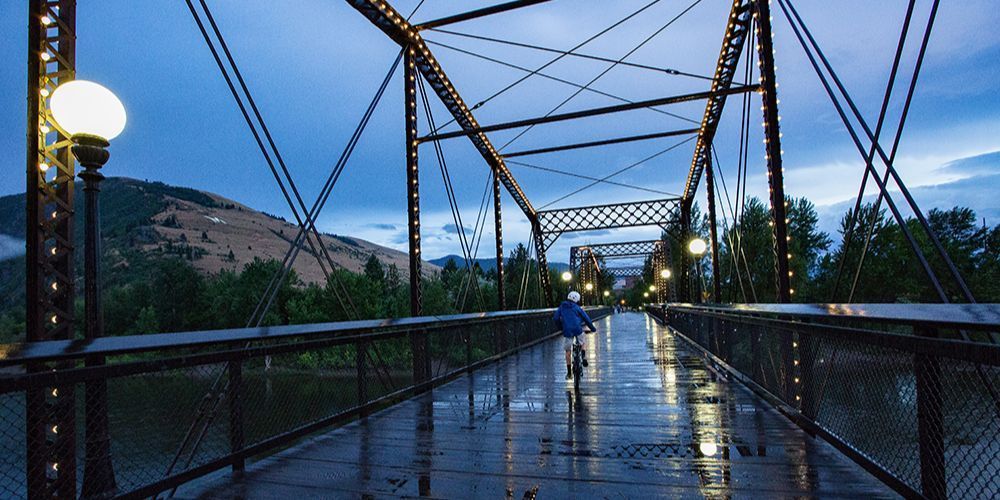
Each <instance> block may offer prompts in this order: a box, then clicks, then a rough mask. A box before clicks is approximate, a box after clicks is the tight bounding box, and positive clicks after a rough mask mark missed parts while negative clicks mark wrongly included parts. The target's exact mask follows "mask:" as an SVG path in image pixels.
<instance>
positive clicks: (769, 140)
mask: <svg viewBox="0 0 1000 500" xmlns="http://www.w3.org/2000/svg"><path fill="white" fill-rule="evenodd" d="M753 5H754V7H753V9H754V11H753V16H754V19H755V20H756V22H757V28H756V33H757V56H758V57H757V65H758V66H759V68H760V88H761V90H760V93H761V101H762V102H763V106H762V107H763V110H764V144H765V151H766V153H765V158H766V159H767V181H768V186H769V188H770V191H771V195H770V201H771V229H772V233H773V236H774V262H775V281H776V286H777V297H776V299H777V301H778V302H780V303H786V302H791V300H792V289H791V280H790V278H789V274H788V273H789V266H788V260H789V258H790V254H789V253H788V223H787V220H786V219H787V217H788V216H787V214H786V211H785V181H784V169H783V168H782V165H781V130H780V128H779V126H778V121H779V118H778V93H777V90H778V84H777V82H776V81H775V77H774V46H773V45H772V40H771V8H770V6H769V4H768V0H755V1H754V3H753Z"/></svg>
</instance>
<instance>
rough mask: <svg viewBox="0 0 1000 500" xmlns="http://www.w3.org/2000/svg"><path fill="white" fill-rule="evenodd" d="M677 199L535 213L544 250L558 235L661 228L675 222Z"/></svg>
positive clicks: (678, 200)
mask: <svg viewBox="0 0 1000 500" xmlns="http://www.w3.org/2000/svg"><path fill="white" fill-rule="evenodd" d="M680 205H681V199H680V198H665V199H662V200H650V201H638V202H631V203H614V204H609V205H592V206H587V207H576V208H565V209H558V210H545V211H541V212H538V221H539V227H540V230H541V235H542V236H543V237H544V241H545V249H548V248H549V247H550V246H552V243H554V242H555V241H556V240H557V239H558V238H559V236H560V235H562V234H563V233H571V232H575V231H591V230H594V229H616V228H622V227H638V226H662V225H664V224H667V223H670V222H673V221H676V220H677V214H678V209H679V207H680Z"/></svg>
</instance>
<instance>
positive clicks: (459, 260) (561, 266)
mask: <svg viewBox="0 0 1000 500" xmlns="http://www.w3.org/2000/svg"><path fill="white" fill-rule="evenodd" d="M508 257H509V255H508ZM449 260H454V261H455V264H456V265H457V266H458V267H459V268H460V269H461V268H463V267H464V265H465V258H464V257H462V256H461V255H455V254H451V255H445V256H444V257H438V258H436V259H431V260H430V263H431V264H434V265H436V266H438V267H444V265H445V264H447V263H448V261H449ZM475 262H476V263H477V264H479V267H480V269H482V270H483V271H484V272H489V271H493V270H495V269H496V268H497V261H496V259H494V258H492V257H489V258H479V259H476V260H475ZM549 268H550V269H554V270H555V271H557V272H562V271H567V270H569V264H567V263H565V262H549Z"/></svg>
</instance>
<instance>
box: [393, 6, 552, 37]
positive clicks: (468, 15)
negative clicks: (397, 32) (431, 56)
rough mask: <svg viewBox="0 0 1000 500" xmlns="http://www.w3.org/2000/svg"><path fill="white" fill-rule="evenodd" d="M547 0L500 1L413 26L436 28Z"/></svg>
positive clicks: (418, 29)
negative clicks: (499, 2)
mask: <svg viewBox="0 0 1000 500" xmlns="http://www.w3.org/2000/svg"><path fill="white" fill-rule="evenodd" d="M548 1H549V0H515V1H513V2H507V3H501V4H497V5H493V6H491V7H484V8H482V9H476V10H470V11H469V12H463V13H461V14H455V15H454V16H448V17H442V18H441V19H435V20H433V21H427V22H426V23H422V24H418V25H416V26H414V27H413V28H414V29H416V30H417V31H421V30H427V29H431V28H437V27H438V26H445V25H448V24H454V23H460V22H462V21H468V20H470V19H476V18H479V17H484V16H489V15H492V14H499V13H501V12H507V11H508V10H514V9H519V8H521V7H528V6H530V5H535V4H537V3H545V2H548Z"/></svg>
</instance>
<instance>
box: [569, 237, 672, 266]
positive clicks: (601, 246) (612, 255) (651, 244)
mask: <svg viewBox="0 0 1000 500" xmlns="http://www.w3.org/2000/svg"><path fill="white" fill-rule="evenodd" d="M661 243H662V240H642V241H624V242H620V243H598V244H595V245H585V246H577V247H570V249H569V260H570V266H571V267H572V266H573V262H574V261H575V260H576V256H577V255H578V254H579V252H581V251H582V250H583V249H584V248H588V249H590V251H592V252H594V253H596V254H597V255H600V256H601V257H603V258H604V259H623V258H629V257H646V256H649V255H652V254H653V251H655V250H656V248H657V246H658V245H660V244H661Z"/></svg>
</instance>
